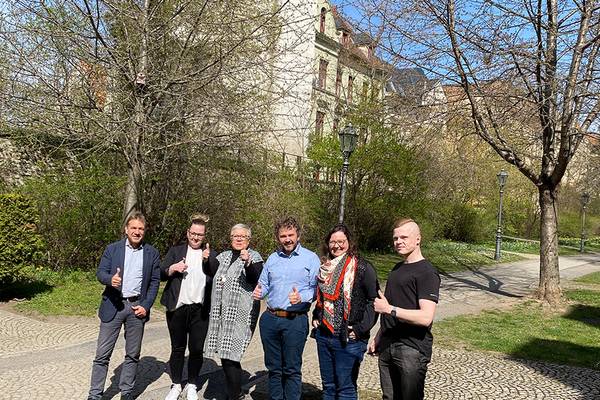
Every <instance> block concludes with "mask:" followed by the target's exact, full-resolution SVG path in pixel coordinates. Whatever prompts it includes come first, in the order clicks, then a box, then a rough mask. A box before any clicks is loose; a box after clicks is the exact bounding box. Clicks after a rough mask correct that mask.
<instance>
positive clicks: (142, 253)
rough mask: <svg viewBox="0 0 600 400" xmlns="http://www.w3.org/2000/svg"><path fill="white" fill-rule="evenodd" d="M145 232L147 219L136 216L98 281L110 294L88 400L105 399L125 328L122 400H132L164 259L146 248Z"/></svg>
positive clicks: (106, 257) (105, 259)
mask: <svg viewBox="0 0 600 400" xmlns="http://www.w3.org/2000/svg"><path fill="white" fill-rule="evenodd" d="M145 232H146V218H145V217H144V215H143V214H141V213H138V212H136V213H133V214H132V215H131V216H129V217H128V218H127V222H126V224H125V236H126V237H125V238H123V239H122V240H119V241H118V242H114V243H111V244H109V245H108V247H107V248H106V250H105V251H104V254H102V258H101V259H100V264H99V265H98V270H97V271H96V276H97V278H98V280H99V281H100V282H101V283H102V284H104V285H105V288H104V292H103V293H102V301H101V302H100V308H99V309H98V317H100V331H99V333H98V343H97V346H96V356H95V357H94V361H93V363H92V377H91V382H90V391H89V395H88V400H99V399H100V398H102V396H103V394H104V384H105V381H106V375H107V373H108V364H109V362H110V357H111V355H112V352H113V349H114V348H115V343H116V342H117V338H118V337H119V333H120V332H121V327H124V328H125V360H124V361H123V365H122V368H121V376H120V377H119V390H120V391H121V399H122V400H130V399H133V396H134V394H133V388H134V386H135V376H136V372H137V366H138V363H139V361H140V352H141V349H142V337H143V336H144V325H145V323H146V322H147V321H148V318H149V317H150V308H151V307H152V304H153V303H154V299H155V298H156V294H157V293H158V286H159V284H160V255H159V254H158V251H157V250H156V249H155V248H154V247H152V246H151V245H150V244H148V243H144V242H143V239H144V234H145Z"/></svg>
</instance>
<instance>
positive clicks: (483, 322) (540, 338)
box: [433, 274, 600, 370]
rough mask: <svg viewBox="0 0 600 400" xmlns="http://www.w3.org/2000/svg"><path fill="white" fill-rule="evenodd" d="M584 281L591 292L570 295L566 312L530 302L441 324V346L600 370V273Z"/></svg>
mask: <svg viewBox="0 0 600 400" xmlns="http://www.w3.org/2000/svg"><path fill="white" fill-rule="evenodd" d="M580 279H581V281H583V282H586V283H588V284H591V285H592V288H591V289H578V290H570V291H567V292H565V297H566V298H567V299H568V305H566V306H564V307H562V308H561V309H558V310H550V309H548V307H544V306H542V305H540V304H539V303H537V302H534V301H526V302H525V303H522V304H519V305H517V306H514V307H512V308H511V309H510V310H508V311H485V312H482V313H481V314H479V315H475V316H460V317H455V318H451V319H448V320H445V321H439V322H436V323H435V324H434V328H433V330H434V336H435V338H436V339H435V340H436V343H437V344H438V345H441V346H450V347H466V348H468V349H477V350H488V351H497V352H501V353H505V354H509V355H512V356H515V357H518V358H526V359H537V360H546V361H551V362H556V363H560V364H571V365H578V366H583V367H588V368H594V369H598V370H600V358H599V357H598V354H600V329H599V328H600V274H591V275H588V276H586V277H582V278H580Z"/></svg>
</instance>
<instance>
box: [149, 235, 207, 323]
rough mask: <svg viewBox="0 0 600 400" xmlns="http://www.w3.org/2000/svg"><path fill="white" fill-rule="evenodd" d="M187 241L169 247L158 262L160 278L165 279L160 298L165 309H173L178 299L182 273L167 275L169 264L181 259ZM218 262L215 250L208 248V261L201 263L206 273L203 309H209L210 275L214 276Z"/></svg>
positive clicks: (185, 250)
mask: <svg viewBox="0 0 600 400" xmlns="http://www.w3.org/2000/svg"><path fill="white" fill-rule="evenodd" d="M187 247H188V245H187V243H185V244H180V245H179V246H174V247H171V248H170V249H169V251H168V252H167V255H166V256H165V258H164V259H163V260H162V262H161V263H160V280H161V281H167V286H166V287H165V290H164V291H163V294H162V296H161V298H160V304H162V305H163V306H165V307H166V308H167V311H173V310H175V307H176V306H177V300H178V299H179V291H180V290H181V280H182V279H183V274H182V273H181V272H174V273H173V274H171V275H169V273H168V269H169V267H170V266H171V265H173V264H175V263H177V262H179V261H181V259H182V258H183V257H185V254H186V253H187ZM218 266H219V263H218V262H217V252H216V251H214V250H213V249H210V255H209V256H208V262H203V263H202V270H203V271H204V274H205V275H206V288H205V289H204V301H203V302H202V305H203V308H204V309H205V310H207V312H208V310H210V292H211V291H212V277H213V276H215V272H217V268H218Z"/></svg>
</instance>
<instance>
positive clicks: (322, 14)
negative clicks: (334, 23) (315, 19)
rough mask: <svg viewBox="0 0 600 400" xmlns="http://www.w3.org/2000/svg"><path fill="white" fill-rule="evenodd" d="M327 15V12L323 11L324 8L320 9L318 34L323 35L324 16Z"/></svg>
mask: <svg viewBox="0 0 600 400" xmlns="http://www.w3.org/2000/svg"><path fill="white" fill-rule="evenodd" d="M326 13H327V10H326V9H325V7H323V8H321V20H320V22H319V32H321V33H325V14H326Z"/></svg>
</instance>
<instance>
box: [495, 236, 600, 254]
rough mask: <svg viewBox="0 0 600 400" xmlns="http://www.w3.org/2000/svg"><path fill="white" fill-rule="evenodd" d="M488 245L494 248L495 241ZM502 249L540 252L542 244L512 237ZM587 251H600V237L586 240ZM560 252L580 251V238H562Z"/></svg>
mask: <svg viewBox="0 0 600 400" xmlns="http://www.w3.org/2000/svg"><path fill="white" fill-rule="evenodd" d="M486 246H488V247H489V248H494V246H495V243H491V242H490V243H487V244H486ZM502 250H504V251H512V252H516V253H528V254H539V252H540V245H539V243H535V242H522V241H516V240H512V239H504V240H503V241H502ZM585 251H586V252H588V251H600V238H596V237H593V238H590V239H588V240H587V241H586V244H585ZM558 252H559V254H560V255H561V256H568V255H574V254H580V253H579V238H560V239H559V245H558Z"/></svg>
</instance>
